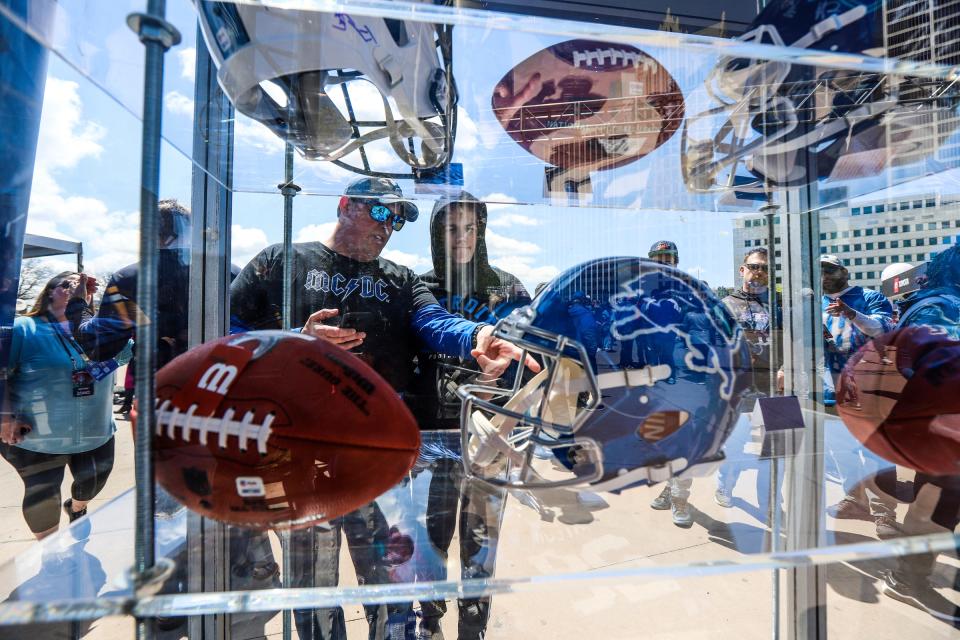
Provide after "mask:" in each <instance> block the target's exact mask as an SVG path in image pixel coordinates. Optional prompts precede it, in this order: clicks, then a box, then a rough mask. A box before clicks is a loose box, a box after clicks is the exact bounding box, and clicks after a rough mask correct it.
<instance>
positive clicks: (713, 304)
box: [458, 257, 750, 491]
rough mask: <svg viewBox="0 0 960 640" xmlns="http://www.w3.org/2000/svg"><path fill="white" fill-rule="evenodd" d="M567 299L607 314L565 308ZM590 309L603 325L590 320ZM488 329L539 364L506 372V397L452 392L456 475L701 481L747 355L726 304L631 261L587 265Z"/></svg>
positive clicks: (732, 410)
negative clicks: (537, 368)
mask: <svg viewBox="0 0 960 640" xmlns="http://www.w3.org/2000/svg"><path fill="white" fill-rule="evenodd" d="M581 291H584V292H587V293H589V295H590V297H591V299H594V300H599V301H601V303H602V304H603V305H604V306H606V307H607V310H609V311H611V312H612V313H610V314H592V313H585V312H584V309H583V307H582V305H581V306H578V305H571V304H570V303H571V301H572V299H573V298H574V296H575V295H576V294H577V293H578V292H581ZM603 315H607V317H608V318H609V317H612V318H613V321H612V323H603V322H602V321H600V320H594V319H593V318H594V316H596V317H597V318H600V317H602V316H603ZM607 331H609V332H610V334H611V335H612V337H613V345H614V348H613V349H612V350H610V351H607V350H603V349H600V348H599V347H602V346H603V345H604V343H605V342H606V344H607V348H608V349H609V348H610V346H609V345H610V341H609V340H607V341H604V337H605V335H604V334H605V332H607ZM495 335H496V336H498V337H500V338H503V339H505V340H509V341H510V342H513V343H515V344H517V345H518V346H520V347H521V348H523V349H525V350H526V351H527V352H529V353H532V354H535V355H537V356H538V357H539V359H540V360H541V362H542V363H543V364H544V368H543V371H541V372H540V373H539V374H537V375H535V376H532V378H531V377H530V374H529V373H527V374H523V373H522V372H521V373H518V378H517V380H515V382H514V385H513V388H512V389H509V390H504V389H495V388H492V387H489V386H484V385H466V386H463V387H461V388H460V389H459V390H458V394H459V395H460V397H461V398H462V399H463V405H462V413H461V437H462V440H463V442H462V445H463V460H464V466H465V467H466V471H467V473H468V474H469V475H471V476H474V477H479V478H481V479H484V480H486V481H487V482H490V483H492V484H495V485H498V486H507V487H512V488H521V489H537V488H556V487H562V486H573V487H582V488H584V489H590V490H592V491H619V490H621V489H625V488H628V487H632V486H636V485H641V484H655V483H657V482H662V481H664V480H667V479H668V478H670V477H673V476H690V475H705V474H707V473H710V472H711V471H712V470H713V469H714V468H715V467H716V464H717V463H719V461H720V460H722V459H723V454H722V452H721V447H722V446H723V443H724V441H725V440H726V438H727V436H728V435H729V434H730V432H731V431H732V430H733V427H734V424H735V422H736V419H737V411H736V408H737V405H738V403H739V400H740V396H741V394H742V393H743V391H744V390H745V389H746V388H747V385H748V380H749V373H750V357H749V353H748V349H747V346H746V341H745V340H744V338H743V335H742V332H741V330H740V327H739V326H738V325H737V324H736V322H735V321H734V320H733V318H732V317H731V316H730V314H729V313H728V312H727V310H726V308H725V307H724V306H723V304H722V303H721V302H720V301H719V300H718V299H717V297H716V295H714V293H713V292H712V291H711V290H710V289H709V288H708V287H707V285H706V284H704V283H703V282H701V281H699V280H697V279H696V278H693V277H691V276H690V275H688V274H687V273H684V272H682V271H680V270H678V269H675V268H673V267H669V266H666V265H662V264H659V263H656V262H654V261H652V260H647V259H641V258H635V257H619V258H604V259H598V260H592V261H590V262H586V263H584V264H581V265H579V266H576V267H574V268H572V269H570V270H568V271H566V272H564V273H563V274H561V275H560V276H558V277H557V278H556V279H555V280H554V281H553V282H551V283H550V284H549V285H548V286H547V287H546V288H545V289H544V290H543V291H542V292H541V293H540V294H539V295H538V296H537V297H536V298H535V299H534V300H533V301H532V302H531V304H529V305H527V306H524V307H521V308H518V309H516V310H515V311H514V312H513V313H512V314H511V315H510V316H508V317H507V318H504V319H502V320H501V321H500V322H498V323H497V325H496V329H495ZM523 375H526V377H527V378H528V379H526V380H521V379H520V376H523Z"/></svg>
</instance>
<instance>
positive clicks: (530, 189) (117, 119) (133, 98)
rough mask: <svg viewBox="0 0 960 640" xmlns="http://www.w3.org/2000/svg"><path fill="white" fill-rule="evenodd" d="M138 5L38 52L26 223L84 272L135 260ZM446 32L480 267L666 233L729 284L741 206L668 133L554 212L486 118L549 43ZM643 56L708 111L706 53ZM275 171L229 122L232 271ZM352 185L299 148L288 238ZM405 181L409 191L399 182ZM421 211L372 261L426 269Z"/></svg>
mask: <svg viewBox="0 0 960 640" xmlns="http://www.w3.org/2000/svg"><path fill="white" fill-rule="evenodd" d="M141 4H142V3H140V2H136V1H133V0H129V1H124V2H116V3H82V2H80V0H70V1H66V2H63V14H62V15H61V17H60V19H59V20H58V28H57V30H56V32H55V35H54V38H53V42H54V44H55V48H56V49H57V50H58V51H59V52H60V56H56V55H54V56H51V61H50V68H49V77H48V84H47V92H46V98H45V103H44V113H43V118H42V131H41V137H40V144H39V146H38V164H37V169H36V172H35V178H34V188H33V194H32V198H31V210H30V216H29V219H28V228H29V230H30V231H31V232H34V233H41V234H47V235H54V236H59V237H69V238H71V239H76V240H81V241H83V242H84V247H85V253H86V258H87V259H86V263H87V265H88V268H89V270H91V271H93V272H95V273H100V274H106V273H109V272H111V271H113V270H115V269H116V268H118V267H120V266H123V265H124V264H128V263H130V262H133V261H135V260H136V257H137V255H136V252H137V243H138V240H137V224H138V219H139V213H138V209H139V176H140V173H139V171H140V128H139V122H138V118H137V114H138V113H139V111H140V109H141V101H142V98H141V92H142V84H143V81H142V60H143V47H142V45H140V43H139V42H138V41H137V39H136V38H135V36H134V35H133V34H132V32H130V31H129V29H128V28H127V27H126V25H125V23H124V21H123V18H124V16H125V15H126V13H127V12H128V11H130V10H141V9H142V7H141V6H140V5H141ZM168 17H169V18H170V19H171V20H172V21H173V22H174V24H176V25H178V26H179V28H180V31H181V33H182V34H183V43H182V44H181V45H179V46H178V47H176V48H174V49H172V50H171V51H170V52H169V53H168V54H167V57H166V74H165V82H164V137H165V140H166V141H167V142H166V144H165V145H164V149H163V159H162V168H161V195H162V196H164V197H177V198H179V199H181V200H183V201H184V202H188V201H189V199H190V181H191V173H192V167H191V163H190V160H189V153H190V149H191V146H192V139H191V135H192V118H193V100H192V92H193V65H194V61H195V54H196V46H197V43H196V40H195V38H196V30H195V26H194V15H193V11H192V8H191V6H190V4H189V3H188V2H186V0H171V1H170V2H168ZM454 33H455V37H456V40H455V43H454V59H455V67H454V73H455V76H456V78H457V82H458V85H459V90H460V95H461V102H460V126H459V131H458V139H457V147H456V155H455V158H454V160H455V161H456V162H461V163H463V164H464V171H465V176H466V188H467V189H469V190H470V191H471V192H473V193H474V194H475V195H477V196H479V197H482V198H484V199H486V200H488V201H490V202H492V203H495V204H492V205H491V206H490V222H489V229H488V237H487V243H488V247H489V253H490V256H491V259H492V261H493V262H494V264H497V265H498V266H500V267H502V268H504V269H506V270H507V271H510V272H512V273H514V274H516V275H517V276H519V277H520V278H521V279H522V280H523V281H524V283H525V284H526V285H527V287H528V288H531V289H532V288H533V287H534V286H535V285H536V284H537V283H538V282H540V281H544V280H548V279H549V278H551V277H553V276H554V275H556V274H557V273H559V271H561V270H563V269H565V268H567V267H569V266H572V265H574V264H576V263H578V262H581V261H584V260H587V259H590V258H594V257H600V256H608V255H645V253H646V250H647V249H648V248H649V246H650V245H651V244H652V243H653V242H654V241H656V240H660V239H671V240H674V241H676V242H677V244H678V245H679V249H680V260H681V263H680V266H681V268H684V269H687V270H689V271H691V272H692V273H694V274H695V275H697V276H698V277H701V278H703V279H705V280H707V281H708V282H709V283H710V284H711V285H713V286H717V285H722V284H726V285H729V284H731V283H732V282H733V280H734V263H733V253H734V249H733V247H732V240H731V229H732V221H733V219H734V217H736V216H737V215H740V214H741V213H742V212H743V211H747V210H746V209H733V210H732V211H722V210H721V211H718V210H717V209H722V208H723V206H722V205H720V204H719V203H718V202H717V201H716V200H715V199H714V198H713V197H710V196H694V195H692V194H691V193H690V192H689V191H687V189H686V188H685V186H684V185H683V181H682V179H681V175H680V170H679V166H680V165H679V158H680V153H679V149H680V137H681V135H680V132H678V133H677V134H675V135H674V136H673V137H672V138H671V139H670V140H669V141H668V142H667V143H666V144H664V145H663V146H662V147H660V148H659V149H657V150H655V151H654V152H652V153H651V154H650V155H648V156H647V157H645V158H643V159H641V160H639V161H637V162H634V163H632V164H630V165H627V166H624V167H621V168H618V169H614V170H611V171H604V172H595V173H594V176H593V191H594V194H595V196H596V199H597V200H600V201H603V202H604V204H607V205H611V206H608V207H605V208H598V207H590V206H583V207H569V206H555V205H552V204H550V203H549V202H547V201H545V199H544V198H543V194H542V181H543V169H544V163H543V162H541V161H540V160H538V159H537V158H535V157H534V156H532V155H530V154H529V153H527V152H526V151H525V150H523V149H522V148H521V147H520V146H519V145H518V144H516V143H515V142H514V141H513V140H512V139H510V138H509V137H508V136H507V135H506V133H505V132H504V131H503V129H502V128H501V127H500V125H499V123H497V122H496V120H495V119H494V117H493V114H492V111H491V109H490V97H491V95H492V92H493V89H494V87H495V86H496V84H497V82H498V81H499V80H500V79H501V78H502V77H503V75H504V74H505V73H506V72H507V71H508V70H509V69H510V68H512V67H513V66H514V65H516V64H517V63H518V62H519V61H521V60H523V59H524V58H526V57H528V56H529V55H531V54H532V53H534V52H536V51H538V50H540V49H542V48H544V47H546V46H549V45H551V44H554V43H556V42H559V41H561V40H562V38H550V37H547V36H542V35H532V34H526V33H516V32H508V31H498V30H492V29H491V30H483V31H480V30H470V29H467V28H462V27H457V28H455V29H454ZM201 46H202V43H201ZM645 51H646V52H647V53H648V54H650V55H652V56H653V57H654V58H656V59H657V60H659V61H660V62H661V64H663V65H664V66H665V67H666V68H667V70H668V71H669V72H670V73H671V75H672V76H673V77H674V78H675V79H676V81H677V82H678V84H679V85H680V87H681V89H682V91H683V93H684V96H685V99H686V103H687V114H688V116H689V115H690V114H691V113H693V112H696V111H697V110H699V109H701V108H702V107H703V105H704V104H706V103H705V100H706V98H705V96H704V95H703V88H702V87H703V82H704V79H705V77H706V74H707V72H708V71H709V70H710V69H711V68H712V67H713V65H714V63H715V60H714V59H712V58H711V59H708V58H705V57H703V56H694V55H692V54H689V53H686V52H684V51H682V50H677V49H662V50H657V49H645ZM61 56H62V57H63V58H66V59H67V61H69V64H67V63H65V62H64V60H63V59H62V58H61ZM78 68H79V70H80V71H79V72H78V70H77V69H78ZM355 100H356V101H357V103H358V105H360V108H362V107H363V105H364V104H366V102H365V101H370V100H377V101H379V98H377V97H376V92H375V91H374V92H370V93H366V94H365V92H362V91H361V92H360V95H359V96H358V97H356V98H355ZM374 155H375V156H376V157H377V159H378V160H380V161H382V162H383V163H385V166H387V167H388V168H392V169H396V168H398V166H397V162H398V161H397V160H396V159H395V158H391V156H390V154H389V153H387V152H385V151H383V150H377V151H376V152H375V154H374ZM282 177H283V144H282V142H281V141H280V140H279V139H278V138H277V137H276V136H274V135H273V134H272V133H271V132H270V131H268V130H267V129H266V128H264V127H262V126H261V125H259V124H258V123H256V122H253V121H251V120H249V119H247V118H245V117H244V116H242V115H238V117H237V122H236V155H235V178H234V186H235V188H236V190H237V193H235V195H234V207H233V210H234V219H233V225H234V226H233V256H232V260H233V262H235V263H237V264H241V265H242V264H244V263H245V262H246V261H247V260H249V259H250V258H251V257H252V256H253V255H254V254H255V253H256V252H257V251H259V250H260V249H262V248H263V247H264V246H266V245H268V244H270V243H273V242H279V241H280V239H281V234H282V211H283V201H282V198H281V196H280V195H279V193H278V192H277V191H276V185H277V183H278V182H280V181H281V179H282ZM350 178H351V174H349V173H348V172H346V171H343V170H341V169H339V168H337V167H334V166H333V165H331V164H329V163H323V162H308V161H305V160H303V159H301V158H299V157H298V159H297V162H296V177H295V181H296V182H297V183H298V184H300V185H301V186H303V187H304V190H305V193H306V194H308V195H300V196H298V197H297V198H296V199H295V201H294V211H295V219H294V237H295V239H296V240H298V241H303V240H315V239H322V238H324V237H325V236H326V234H327V233H328V232H329V229H330V227H331V226H332V224H333V221H334V220H335V208H336V197H335V194H339V193H340V191H341V190H342V188H343V186H344V185H345V183H346V182H347V181H348V180H349V179H350ZM940 178H942V176H938V177H937V178H936V179H935V180H934V184H932V185H925V187H924V188H927V187H931V188H933V189H940V188H944V187H946V188H950V189H955V188H956V187H955V186H951V185H955V184H956V182H957V181H956V180H955V179H952V182H951V180H947V181H944V180H942V179H940ZM861 182H862V184H861V185H859V186H858V185H856V184H854V185H852V186H853V187H854V189H853V191H854V193H860V192H862V191H863V190H865V189H867V188H870V189H874V188H877V186H878V185H880V184H881V183H882V182H883V181H882V180H880V181H877V180H874V181H871V182H869V183H867V182H866V181H861ZM403 187H404V190H405V192H408V193H412V191H413V189H412V184H409V183H405V184H403ZM908 190H910V189H908ZM323 194H326V195H323ZM431 204H432V198H431V197H424V198H423V199H418V205H419V206H420V208H421V212H422V217H421V219H420V221H418V222H416V223H412V224H409V225H407V226H406V227H405V228H404V229H403V231H401V232H400V233H398V234H395V235H394V236H393V238H392V239H391V240H390V243H389V245H388V247H387V250H386V252H385V255H386V257H388V258H391V259H393V260H396V261H397V262H401V263H403V264H406V265H408V266H410V267H412V268H413V269H414V270H415V271H418V272H421V271H425V270H426V269H428V268H429V246H430V245H429V240H428V236H427V229H428V223H427V222H428V219H429V211H430V207H431ZM54 262H57V260H54ZM60 262H61V263H63V264H64V265H66V264H69V260H62V261H60Z"/></svg>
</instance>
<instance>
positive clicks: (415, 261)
mask: <svg viewBox="0 0 960 640" xmlns="http://www.w3.org/2000/svg"><path fill="white" fill-rule="evenodd" d="M380 255H382V256H383V257H384V258H386V259H387V260H390V261H392V262H396V263H397V264H401V265H403V266H405V267H409V268H411V269H413V270H414V271H420V269H421V268H422V267H432V266H433V262H431V261H430V259H429V258H425V257H423V256H421V255H419V254H416V253H406V252H405V251H398V250H397V249H384V250H383V251H382V252H381V254H380Z"/></svg>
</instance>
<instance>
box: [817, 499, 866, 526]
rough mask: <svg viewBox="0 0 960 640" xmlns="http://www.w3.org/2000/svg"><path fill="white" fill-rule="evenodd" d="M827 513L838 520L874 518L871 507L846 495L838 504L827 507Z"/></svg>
mask: <svg viewBox="0 0 960 640" xmlns="http://www.w3.org/2000/svg"><path fill="white" fill-rule="evenodd" d="M827 513H828V514H829V515H830V516H832V517H834V518H836V519H837V520H866V521H867V522H869V521H871V520H873V516H871V515H870V509H868V508H867V507H866V506H865V505H863V504H860V503H859V502H857V500H856V499H855V498H851V497H850V496H844V498H843V500H841V501H840V502H838V503H837V504H835V505H833V506H830V507H827Z"/></svg>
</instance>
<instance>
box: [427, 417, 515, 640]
mask: <svg viewBox="0 0 960 640" xmlns="http://www.w3.org/2000/svg"><path fill="white" fill-rule="evenodd" d="M447 436H452V438H454V439H456V438H458V437H459V434H458V433H435V434H429V435H425V441H424V444H423V446H422V447H421V454H420V461H418V465H419V466H422V467H423V468H424V469H425V470H429V471H430V473H431V478H430V488H429V494H428V496H427V514H426V529H427V534H428V536H429V539H430V542H431V543H432V545H433V547H434V549H436V551H437V552H438V553H439V554H440V557H441V559H442V560H443V561H444V566H443V569H444V571H445V569H446V558H447V554H448V550H449V548H450V543H451V541H452V539H453V534H454V531H457V532H458V533H459V545H460V578H461V579H463V580H480V579H483V578H489V577H491V576H493V572H494V565H495V563H496V555H497V544H498V541H499V538H500V525H501V522H502V520H503V509H504V506H505V498H506V494H505V492H504V491H503V490H500V489H497V488H494V487H492V486H490V485H487V484H485V483H483V482H480V481H478V480H475V479H470V478H465V477H464V474H463V463H462V462H461V460H460V459H459V455H451V454H452V452H453V450H454V449H455V448H456V446H455V445H454V446H446V447H445V446H443V445H444V440H445V439H446V438H447ZM431 445H433V446H431ZM438 451H439V452H440V453H439V454H436V453H435V452H438ZM458 502H459V503H460V510H459V513H458V512H457V503H458ZM444 577H445V573H444ZM490 603H491V598H489V597H481V598H460V599H458V600H457V616H458V617H457V628H458V635H457V637H458V638H460V640H480V639H482V638H483V637H484V634H485V633H486V629H487V621H488V620H489V618H490ZM420 604H421V611H422V614H423V621H422V623H421V627H420V634H419V635H418V636H417V637H418V638H421V639H422V640H431V639H432V640H442V638H443V635H442V633H441V631H440V620H441V618H442V617H443V615H444V614H445V613H446V611H447V604H446V602H445V601H444V600H436V601H425V602H421V603H420Z"/></svg>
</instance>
